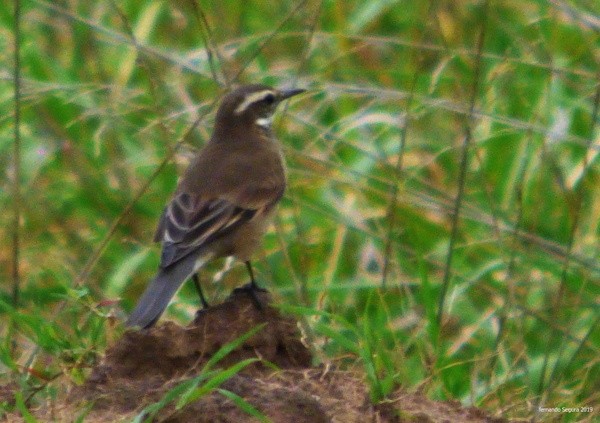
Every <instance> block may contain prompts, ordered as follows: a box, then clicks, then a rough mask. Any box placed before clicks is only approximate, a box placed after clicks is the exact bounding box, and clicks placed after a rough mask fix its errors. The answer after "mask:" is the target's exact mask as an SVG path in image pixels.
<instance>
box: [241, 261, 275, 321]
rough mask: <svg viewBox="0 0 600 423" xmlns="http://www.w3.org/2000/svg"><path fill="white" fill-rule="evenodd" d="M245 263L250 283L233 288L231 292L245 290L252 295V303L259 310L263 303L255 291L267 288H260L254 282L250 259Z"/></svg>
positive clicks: (263, 290)
mask: <svg viewBox="0 0 600 423" xmlns="http://www.w3.org/2000/svg"><path fill="white" fill-rule="evenodd" d="M245 264H246V269H248V273H249V274H250V283H249V284H246V285H244V286H242V287H240V288H236V289H234V290H233V292H234V293H236V292H247V293H248V294H250V296H251V297H252V301H253V302H254V305H255V306H256V308H257V309H259V310H262V309H263V305H262V303H261V302H260V299H259V298H258V294H257V292H259V291H262V292H266V291H267V290H266V289H264V288H261V287H260V286H258V284H257V283H256V279H254V272H253V271H252V264H251V263H250V261H246V262H245Z"/></svg>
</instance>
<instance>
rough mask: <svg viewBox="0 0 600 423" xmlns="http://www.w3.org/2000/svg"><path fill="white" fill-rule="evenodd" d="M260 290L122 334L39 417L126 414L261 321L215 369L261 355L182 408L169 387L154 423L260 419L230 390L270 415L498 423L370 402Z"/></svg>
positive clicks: (459, 412)
mask: <svg viewBox="0 0 600 423" xmlns="http://www.w3.org/2000/svg"><path fill="white" fill-rule="evenodd" d="M259 295H260V299H261V302H262V303H263V304H265V306H264V307H262V309H257V307H256V306H255V302H254V301H253V299H252V298H251V297H250V296H249V295H248V294H247V293H246V292H243V291H238V292H234V294H232V296H231V297H230V298H228V299H227V300H226V301H225V302H224V303H223V304H220V305H216V306H213V307H211V308H209V309H208V310H204V311H202V312H200V313H199V314H198V316H197V317H196V319H195V320H194V322H192V323H191V324H190V325H189V326H188V327H181V326H178V325H176V324H174V323H172V322H165V323H160V324H159V325H157V326H156V327H154V328H151V329H149V330H129V331H127V332H125V334H124V335H123V337H122V338H121V339H120V340H119V341H118V342H117V343H116V344H115V345H113V346H112V347H111V348H110V349H109V350H108V351H107V352H106V356H105V358H104V360H103V361H102V362H101V363H100V364H99V365H98V366H96V368H94V370H93V372H92V374H91V376H90V377H89V379H88V380H87V382H86V383H85V384H84V385H83V386H78V387H74V388H73V389H72V390H71V393H70V395H69V397H68V400H67V401H66V403H65V405H64V407H59V408H58V409H57V408H55V409H54V410H53V412H52V416H47V415H46V416H44V415H43V414H45V413H37V414H38V416H39V417H40V418H41V419H43V418H44V417H51V418H52V419H53V420H58V421H62V420H61V419H62V417H67V416H68V419H67V420H69V421H71V420H73V419H75V417H76V416H77V415H79V414H80V413H81V410H84V409H86V408H85V407H86V406H85V404H90V405H89V407H90V411H89V413H88V414H87V415H86V417H85V421H86V422H114V421H130V420H132V419H133V418H134V417H135V416H136V415H137V414H139V413H140V412H141V411H142V410H143V409H144V407H146V406H148V405H149V404H152V403H155V402H157V401H159V400H161V399H162V398H163V397H164V396H165V394H166V393H167V392H169V390H171V389H173V388H175V387H177V386H180V384H182V383H185V382H186V381H187V382H189V381H191V380H193V379H194V378H195V377H197V376H198V375H199V374H200V371H201V370H202V369H203V367H204V366H205V365H206V364H207V362H208V360H210V359H211V357H213V356H214V354H215V353H216V352H217V351H219V349H220V348H221V347H222V346H223V345H226V344H227V343H229V342H231V341H233V340H235V339H237V338H239V337H240V336H242V335H243V334H245V333H247V332H248V331H250V330H252V329H253V328H255V327H257V326H258V325H261V324H264V327H262V329H261V330H259V331H258V332H257V333H256V334H254V335H253V336H252V337H250V338H248V339H247V340H246V341H245V342H244V343H243V344H242V345H241V346H240V347H238V348H236V349H234V350H233V351H231V352H230V353H229V354H228V355H226V356H225V357H224V358H223V359H222V360H221V361H219V363H218V367H219V368H227V367H228V366H232V365H234V364H235V363H239V362H240V361H241V360H244V359H248V358H260V359H261V360H260V361H257V362H254V363H252V364H250V365H249V366H247V367H245V368H244V369H243V370H242V371H241V372H238V373H236V374H235V375H234V376H232V377H230V378H229V379H227V380H225V381H224V382H223V383H221V384H220V385H218V386H217V387H216V389H212V390H208V391H207V393H206V394H205V395H203V396H201V397H200V398H199V399H197V400H195V401H192V402H190V403H189V404H188V405H186V406H185V407H183V408H181V409H176V407H175V403H177V401H178V400H179V399H180V397H181V393H180V394H178V395H177V396H175V399H174V400H173V401H171V402H170V403H168V404H167V405H166V406H165V407H164V408H162V409H161V410H160V411H159V412H158V413H157V415H156V416H155V421H165V422H166V421H168V422H243V421H259V420H258V419H257V418H253V417H251V416H250V415H249V414H248V413H247V412H245V411H243V410H242V409H241V408H240V406H239V401H237V402H238V404H236V399H238V397H239V398H243V399H244V401H245V402H246V403H247V404H250V405H251V406H252V407H254V408H255V409H256V410H258V411H259V412H260V413H263V414H264V415H266V416H267V417H268V419H269V420H270V421H272V422H294V423H304V422H306V423H308V422H311V423H319V422H344V423H352V422H369V421H374V422H401V421H411V422H413V421H418V422H421V421H422V422H441V421H444V422H492V421H494V422H496V421H498V422H499V421H503V420H498V419H493V418H490V417H488V416H487V415H486V414H485V413H484V412H482V411H481V410H478V409H474V408H463V407H462V406H460V404H458V403H455V402H434V401H430V400H428V399H426V398H424V397H422V396H419V395H416V394H407V393H402V392H400V391H399V392H398V394H397V396H396V397H395V399H392V400H390V401H387V402H386V403H385V404H381V405H373V404H371V402H370V400H369V395H368V390H367V387H366V385H365V384H364V381H363V380H362V379H361V378H360V377H359V376H358V375H357V374H355V373H353V372H349V371H341V370H337V369H332V368H329V367H326V366H319V367H313V366H312V365H311V362H312V357H311V354H310V351H309V350H308V349H307V348H306V347H305V346H304V345H303V343H302V342H301V336H300V331H299V330H298V325H297V322H296V321H295V320H294V319H292V318H290V317H286V316H282V315H281V314H280V313H279V312H278V311H277V310H276V309H274V308H272V307H270V306H268V304H269V300H270V298H269V295H268V294H266V293H260V294H259ZM267 362H270V363H273V364H275V365H276V366H277V368H274V367H273V366H272V365H269V364H266V363H267ZM212 369H214V368H212ZM205 382H206V381H203V382H200V384H199V385H198V386H202V384H203V383H205ZM230 393H233V394H234V395H231V394H230ZM77 410H78V411H77ZM65 421H66V420H65Z"/></svg>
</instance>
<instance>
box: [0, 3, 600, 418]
mask: <svg viewBox="0 0 600 423" xmlns="http://www.w3.org/2000/svg"><path fill="white" fill-rule="evenodd" d="M21 3H22V16H21V31H20V36H21V50H20V57H21V68H20V70H21V77H22V97H21V101H20V109H21V125H20V127H19V130H20V134H21V157H20V163H21V164H20V166H21V178H20V180H19V181H18V183H19V189H20V192H21V196H22V201H21V202H20V203H16V202H15V201H14V179H15V178H14V175H15V168H16V166H17V159H16V157H15V156H14V154H13V145H14V135H13V131H14V129H15V127H14V115H15V110H16V105H15V102H14V100H13V96H14V84H13V75H14V65H15V62H14V48H15V43H14V40H15V31H14V29H15V21H14V18H13V9H12V3H11V4H10V5H7V4H6V3H3V4H2V5H0V44H1V47H2V50H3V51H4V52H5V53H6V54H4V55H1V56H0V78H1V80H2V84H0V107H1V109H0V110H1V112H0V170H1V171H2V174H3V175H4V177H3V178H2V179H0V219H1V222H2V225H0V243H1V248H0V262H1V263H2V266H0V278H2V280H3V281H4V283H3V284H2V286H3V289H2V291H0V322H1V323H0V328H1V330H2V342H1V345H0V374H3V375H4V376H3V377H2V380H0V384H1V383H7V382H8V381H10V380H12V381H17V383H18V386H20V387H21V390H22V392H23V393H21V392H19V393H18V395H17V398H18V399H19V401H18V402H19V404H21V405H22V401H23V399H25V400H27V401H28V404H30V405H32V406H34V405H35V404H36V401H37V402H38V403H39V402H44V401H48V400H50V401H51V400H52V399H53V398H55V397H56V396H57V395H58V393H59V392H60V390H61V386H62V385H64V384H65V379H68V380H71V381H75V382H78V381H81V380H83V378H84V377H85V374H86V370H87V368H88V367H89V366H90V365H91V364H92V363H93V361H94V360H95V359H96V357H97V356H98V355H99V354H101V353H102V351H103V349H104V348H105V346H106V344H107V342H110V340H111V339H114V337H116V336H118V333H119V331H120V327H119V326H118V324H116V322H118V321H121V318H122V317H123V316H124V315H125V313H126V312H127V311H128V310H130V309H131V307H132V306H133V304H134V302H135V300H136V299H137V297H138V296H139V295H140V293H141V292H142V290H143V289H144V287H145V284H146V282H147V281H148V280H149V279H150V278H151V277H152V275H153V273H154V272H155V270H156V266H157V262H158V256H159V247H158V246H156V245H153V244H152V242H151V239H152V234H153V231H154V228H155V225H156V223H157V220H158V216H159V214H160V213H161V211H162V208H163V206H164V205H165V203H166V202H167V201H168V200H169V196H170V195H171V193H172V191H173V190H174V188H175V185H176V181H177V175H178V174H179V173H180V172H181V169H182V168H183V166H185V161H186V157H188V156H189V152H190V151H193V149H197V148H199V147H200V146H201V145H202V144H203V143H204V142H205V141H206V139H207V138H208V136H209V135H210V132H211V128H212V121H213V117H214V111H215V105H216V101H218V99H219V98H220V96H221V95H222V94H223V93H224V92H225V90H226V89H227V87H229V86H231V85H233V84H236V83H249V82H252V83H254V82H263V83H269V84H274V85H277V86H292V85H295V86H301V87H305V88H308V89H309V93H308V94H306V95H304V96H303V97H302V98H298V99H295V100H294V101H293V102H291V104H290V105H289V106H287V107H286V108H285V110H283V111H282V112H280V114H279V119H278V120H277V121H276V131H277V133H278V135H279V138H280V140H281V141H282V143H283V144H284V146H285V152H286V157H287V161H288V165H289V168H290V172H289V188H288V191H287V193H286V196H285V198H284V199H283V201H282V204H281V206H280V208H279V212H278V216H277V219H276V222H275V225H274V229H273V230H271V231H270V232H269V234H268V235H267V237H266V239H265V243H264V249H263V251H262V252H261V254H260V257H259V258H258V260H257V263H256V267H257V271H258V273H259V275H260V280H261V282H262V284H263V285H265V286H266V287H268V288H269V289H270V290H271V291H273V292H274V293H275V295H276V296H277V298H278V301H279V302H281V303H282V304H302V305H303V307H301V308H299V309H294V310H295V311H296V312H298V313H300V314H302V315H304V316H305V317H307V318H308V323H309V325H310V326H311V327H312V328H313V330H314V331H315V343H316V345H317V346H318V347H319V348H320V349H322V350H323V351H324V352H325V356H326V357H329V358H330V359H340V358H343V360H344V362H345V363H346V364H345V365H347V366H357V367H359V368H363V369H364V372H365V378H366V380H367V381H368V382H369V384H370V386H371V392H372V398H373V400H374V401H377V400H381V399H383V398H385V397H386V396H387V395H390V394H391V393H392V392H393V389H395V387H397V386H403V387H405V388H408V389H417V388H418V389H421V390H422V391H424V392H426V393H427V394H428V395H429V396H431V397H432V398H442V399H444V398H455V399H459V400H460V401H462V402H463V403H465V404H474V405H477V406H481V407H484V408H486V409H487V410H489V411H490V412H491V413H493V414H496V415H502V416H506V417H524V416H531V415H533V414H535V413H536V412H537V410H538V406H541V407H583V406H591V407H593V406H596V408H598V404H600V402H599V398H600V377H599V376H600V328H599V325H598V323H599V321H600V312H599V309H600V301H599V298H600V262H599V260H598V258H599V256H600V228H599V226H600V195H599V190H600V188H599V187H600V184H599V183H598V182H599V172H600V158H599V155H600V129H599V117H598V114H599V105H600V84H599V82H600V77H599V75H600V56H599V55H598V51H600V50H599V47H600V3H598V2H596V1H593V0H579V1H569V0H552V1H545V0H527V1H517V0H505V1H495V2H489V4H488V2H485V1H464V2H455V1H441V2H434V1H432V2H400V1H386V0H377V1H375V0H372V1H368V2H360V1H352V0H351V1H345V2H340V1H322V2H319V1H280V2H274V3H271V2H256V1H247V2H194V1H183V2H162V1H145V2H144V1H131V0H126V1H121V2H111V1H99V2H88V1H81V0H73V1H68V2H67V1H54V2H50V1H42V0H29V1H25V0H23V1H22V2H21ZM195 122H196V123H198V125H197V127H196V128H194V127H193V125H194V123H195ZM16 209H18V210H19V213H20V216H21V218H20V235H21V238H20V245H19V249H18V251H19V260H20V267H19V270H20V285H19V287H18V292H19V301H18V304H17V305H16V306H15V305H14V304H13V294H12V292H13V287H14V285H13V282H12V281H13V277H12V265H11V261H12V257H13V254H14V242H13V234H14V230H15V224H14V215H15V210H16ZM221 265H222V263H216V264H215V265H213V266H212V267H211V272H216V271H218V270H219V269H220V267H221ZM203 277H204V279H205V280H206V281H207V286H208V289H207V290H208V295H209V298H212V301H213V302H214V301H217V300H218V298H223V297H224V296H226V295H227V293H228V288H230V287H234V286H238V285H240V284H242V283H245V278H246V276H245V272H244V269H243V267H242V266H235V267H234V268H233V269H232V270H231V271H230V272H228V273H227V274H226V275H225V277H224V280H223V282H224V284H225V286H227V287H228V288H227V289H224V288H223V286H222V285H219V284H211V283H209V281H210V280H211V277H212V276H211V273H210V272H206V273H205V274H204V275H203ZM117 300H121V301H120V302H119V301H117ZM196 306H197V299H196V297H195V295H194V292H193V289H192V288H190V287H186V288H184V289H183V290H182V292H181V293H180V295H179V296H178V297H177V299H176V301H175V302H174V303H173V304H172V305H171V307H170V309H169V312H168V313H167V315H166V317H167V318H169V317H170V318H179V319H181V320H182V321H185V319H187V318H189V317H190V316H191V314H192V313H193V312H194V310H195V307H196ZM33 394H36V395H33ZM2 406H4V407H5V408H7V409H12V408H11V407H12V405H9V404H8V403H7V402H5V403H4V404H2V403H0V407H2ZM0 413H1V412H0ZM596 413H597V411H596ZM538 417H539V418H541V419H545V418H549V417H550V416H548V415H544V414H540V415H539V416H538ZM551 417H552V418H555V417H556V416H555V415H553V416H551ZM586 417H587V418H589V416H588V415H586V414H576V413H574V414H569V415H561V416H560V418H562V419H564V420H565V421H575V420H578V419H583V418H586Z"/></svg>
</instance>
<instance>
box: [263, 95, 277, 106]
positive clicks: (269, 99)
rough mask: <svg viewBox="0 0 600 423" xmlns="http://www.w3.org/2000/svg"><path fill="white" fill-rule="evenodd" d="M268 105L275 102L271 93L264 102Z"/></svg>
mask: <svg viewBox="0 0 600 423" xmlns="http://www.w3.org/2000/svg"><path fill="white" fill-rule="evenodd" d="M263 101H264V102H265V103H267V104H273V103H274V102H275V96H274V95H273V94H271V93H269V94H267V95H266V96H265V98H264V100H263Z"/></svg>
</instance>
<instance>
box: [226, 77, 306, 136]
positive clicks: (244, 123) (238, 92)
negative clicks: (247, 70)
mask: <svg viewBox="0 0 600 423" xmlns="http://www.w3.org/2000/svg"><path fill="white" fill-rule="evenodd" d="M304 91H305V90H302V89H281V90H278V89H275V88H271V87H269V86H267V85H260V84H254V85H243V86H241V87H239V88H237V89H235V90H233V91H231V92H230V93H228V94H227V95H226V96H225V97H224V98H223V101H222V102H221V106H220V107H219V111H218V112H217V118H216V122H215V131H218V130H224V129H225V130H226V128H234V127H235V128H238V129H247V130H252V129H253V127H255V126H258V127H259V128H262V129H269V128H270V127H271V122H272V121H273V114H274V113H275V109H276V108H277V106H278V105H279V103H281V102H282V101H283V100H286V99H288V98H290V97H293V96H295V95H297V94H300V93H303V92H304Z"/></svg>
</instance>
